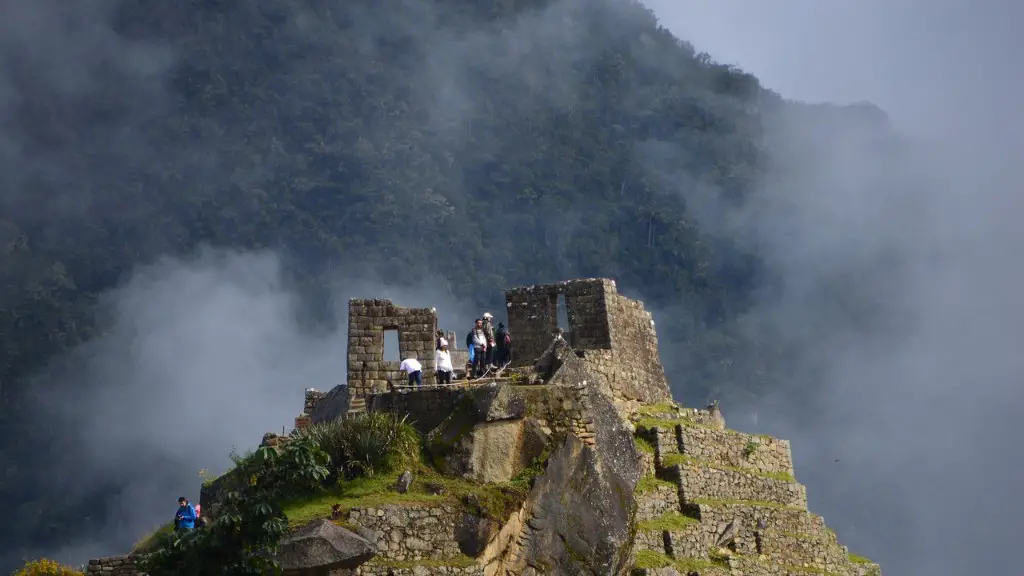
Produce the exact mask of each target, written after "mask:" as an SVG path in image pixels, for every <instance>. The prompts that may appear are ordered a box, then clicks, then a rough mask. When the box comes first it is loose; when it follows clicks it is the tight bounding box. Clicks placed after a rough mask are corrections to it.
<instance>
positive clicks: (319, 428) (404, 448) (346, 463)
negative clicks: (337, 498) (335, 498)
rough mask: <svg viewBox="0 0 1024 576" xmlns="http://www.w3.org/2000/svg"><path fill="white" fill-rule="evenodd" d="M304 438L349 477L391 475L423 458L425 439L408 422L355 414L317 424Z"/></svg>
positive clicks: (384, 415) (382, 415) (386, 415)
mask: <svg viewBox="0 0 1024 576" xmlns="http://www.w3.org/2000/svg"><path fill="white" fill-rule="evenodd" d="M302 436H304V437H307V438H309V439H310V440H312V441H313V442H315V443H316V444H317V445H319V446H320V448H321V449H322V450H323V451H324V452H327V454H328V455H329V456H330V457H331V461H332V462H333V463H334V466H335V472H336V473H339V474H340V473H343V474H345V476H347V477H350V478H351V477H354V476H374V475H377V474H382V473H387V472H390V471H392V470H394V469H395V468H397V467H399V466H401V465H403V464H405V463H407V462H410V461H415V460H416V459H418V458H419V454H420V447H421V438H420V435H419V432H417V431H416V429H415V428H413V427H412V425H411V424H409V422H408V419H407V418H405V417H403V418H397V417H396V416H394V415H392V414H389V413H386V412H365V413H361V414H353V415H352V416H349V417H347V418H344V419H342V420H334V421H332V422H324V423H320V424H315V425H313V426H310V427H309V428H306V429H305V430H304V431H303V432H302Z"/></svg>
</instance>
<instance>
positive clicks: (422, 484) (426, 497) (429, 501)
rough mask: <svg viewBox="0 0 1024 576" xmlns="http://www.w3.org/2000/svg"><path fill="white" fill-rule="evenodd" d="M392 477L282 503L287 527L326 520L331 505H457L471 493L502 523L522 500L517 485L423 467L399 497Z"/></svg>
mask: <svg viewBox="0 0 1024 576" xmlns="http://www.w3.org/2000/svg"><path fill="white" fill-rule="evenodd" d="M396 478H397V474H392V475H388V476H376V477H373V478H358V479H356V480H352V481H349V482H343V483H341V484H340V485H339V486H338V487H337V488H334V489H331V490H326V491H324V492H321V493H319V494H316V495H314V496H311V497H309V498H304V499H302V500H296V501H293V502H290V503H288V504H286V505H285V506H284V513H285V515H286V516H288V522H289V524H291V525H293V526H296V525H301V524H305V523H307V522H309V521H311V520H316V519H317V518H328V517H330V516H331V507H332V506H333V505H335V504H340V505H341V509H342V510H350V509H352V508H377V507H380V506H387V505H395V506H441V505H444V504H456V505H461V503H462V499H463V497H465V496H468V495H470V494H473V495H475V496H476V497H477V500H478V501H479V502H480V506H481V508H483V511H484V512H485V513H486V514H487V515H489V516H491V517H493V518H494V519H496V520H499V521H501V522H504V521H505V520H507V519H508V516H509V514H511V513H512V512H514V511H515V510H518V508H519V506H521V505H522V503H523V501H524V500H525V499H526V490H525V489H524V488H522V487H521V486H516V485H513V484H511V483H504V484H482V483H478V482H472V481H469V480H462V479H459V478H449V477H446V476H442V475H440V474H438V473H437V472H434V471H432V470H429V469H426V468H420V469H419V470H416V471H415V472H414V475H413V483H412V485H411V486H410V487H409V491H408V492H406V493H404V494H400V493H398V492H396V491H395V490H394V488H393V487H394V484H395V480H396ZM428 483H431V484H436V485H439V486H441V487H442V488H443V491H442V494H431V493H430V492H428V491H427V487H426V485H427V484H428Z"/></svg>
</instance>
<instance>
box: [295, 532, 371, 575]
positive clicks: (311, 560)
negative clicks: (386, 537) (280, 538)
mask: <svg viewBox="0 0 1024 576" xmlns="http://www.w3.org/2000/svg"><path fill="white" fill-rule="evenodd" d="M376 553H377V551H376V548H375V547H374V545H373V544H371V543H370V542H369V541H368V540H366V539H365V538H363V537H362V536H359V535H358V534H356V533H354V532H350V531H349V530H346V529H344V528H342V527H341V526H338V525H337V524H335V523H333V522H331V521H330V520H326V519H320V520H314V521H313V522H310V523H309V524H306V525H305V526H303V527H302V528H300V529H299V530H297V531H296V532H295V533H294V534H292V535H291V536H290V537H289V538H287V539H286V540H285V541H284V543H282V544H281V548H280V550H279V551H278V553H277V561H278V563H279V564H280V565H281V569H282V570H284V573H285V574H287V575H290V576H327V574H328V573H329V572H330V571H332V570H341V569H353V568H356V567H357V566H359V565H361V564H363V563H364V562H366V561H367V560H369V559H371V558H373V557H374V555H375V554H376Z"/></svg>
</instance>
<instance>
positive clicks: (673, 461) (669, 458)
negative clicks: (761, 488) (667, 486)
mask: <svg viewBox="0 0 1024 576" xmlns="http://www.w3.org/2000/svg"><path fill="white" fill-rule="evenodd" d="M677 464H692V465H696V466H707V467H708V468H715V469H718V470H729V471H732V472H741V473H743V474H750V475H751V476H760V477H762V478H770V479H772V480H779V481H781V482H796V478H794V477H793V475H792V474H790V473H789V472H764V471H761V470H752V469H749V468H740V467H738V466H729V465H727V464H718V463H715V462H708V461H706V460H698V459H696V458H691V457H689V456H685V455H683V454H666V455H665V456H664V457H663V458H662V463H661V465H662V466H663V467H665V468H668V467H670V466H675V465H677Z"/></svg>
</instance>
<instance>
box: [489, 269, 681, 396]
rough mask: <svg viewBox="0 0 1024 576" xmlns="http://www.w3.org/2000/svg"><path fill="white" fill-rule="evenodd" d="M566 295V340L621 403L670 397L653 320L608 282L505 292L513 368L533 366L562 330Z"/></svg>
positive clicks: (599, 280)
mask: <svg viewBox="0 0 1024 576" xmlns="http://www.w3.org/2000/svg"><path fill="white" fill-rule="evenodd" d="M560 295H564V297H565V305H566V310H567V315H568V322H569V330H568V333H567V334H566V340H567V341H568V342H569V345H570V346H572V347H573V348H574V349H576V350H579V351H580V352H581V353H582V354H583V356H582V357H583V358H584V359H585V360H586V361H587V363H588V364H589V365H590V368H591V369H592V370H594V372H596V373H598V374H600V375H601V376H602V377H604V378H606V379H607V382H608V384H609V385H610V387H611V389H612V391H613V394H614V395H615V396H616V398H617V399H620V400H622V399H624V400H628V401H633V402H639V403H652V402H659V401H663V400H668V399H670V398H671V393H670V392H669V389H668V382H667V380H666V378H665V370H664V368H663V367H662V364H661V359H660V356H659V353H658V338H657V334H656V331H655V329H654V320H653V319H652V317H651V314H650V312H647V311H646V310H644V307H643V304H642V303H640V302H638V301H635V300H630V299H629V298H626V297H624V296H621V295H620V294H618V292H617V291H616V288H615V282H613V281H612V280H608V279H603V278H593V279H585V280H572V281H568V282H560V283H557V284H545V285H537V286H527V287H521V288H513V289H511V290H509V291H507V292H506V294H505V300H506V308H507V311H508V324H509V330H510V331H511V332H512V334H514V335H515V338H516V340H515V353H514V355H513V366H530V365H532V364H533V362H534V361H535V360H536V359H537V358H538V357H540V356H541V354H543V352H544V351H545V350H546V349H547V347H548V346H549V345H550V344H551V341H552V338H553V336H554V334H555V332H556V330H557V329H558V304H557V303H558V298H559V296H560Z"/></svg>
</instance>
